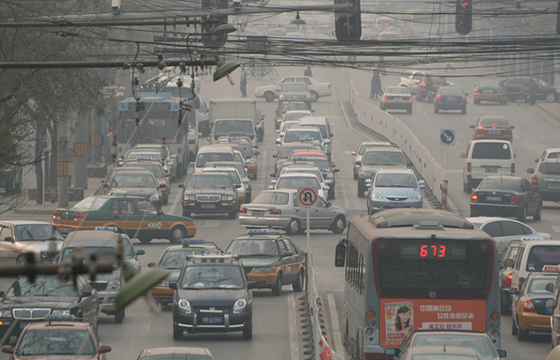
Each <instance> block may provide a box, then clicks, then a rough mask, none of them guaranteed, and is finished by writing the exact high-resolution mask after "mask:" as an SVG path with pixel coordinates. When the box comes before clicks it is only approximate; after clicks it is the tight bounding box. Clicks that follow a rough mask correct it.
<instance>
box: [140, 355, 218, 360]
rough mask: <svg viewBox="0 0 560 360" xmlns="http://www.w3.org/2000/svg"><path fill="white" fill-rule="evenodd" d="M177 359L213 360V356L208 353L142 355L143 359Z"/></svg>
mask: <svg viewBox="0 0 560 360" xmlns="http://www.w3.org/2000/svg"><path fill="white" fill-rule="evenodd" d="M178 357H179V359H177V360H180V359H186V360H212V358H211V357H210V356H207V355H201V354H188V355H187V354H185V355H179V354H173V355H172V357H171V358H170V355H148V356H142V360H170V359H175V358H178Z"/></svg>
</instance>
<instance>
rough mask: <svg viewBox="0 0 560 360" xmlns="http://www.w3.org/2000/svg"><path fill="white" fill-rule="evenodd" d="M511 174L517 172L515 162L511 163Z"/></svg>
mask: <svg viewBox="0 0 560 360" xmlns="http://www.w3.org/2000/svg"><path fill="white" fill-rule="evenodd" d="M511 174H512V175H513V174H515V163H511Z"/></svg>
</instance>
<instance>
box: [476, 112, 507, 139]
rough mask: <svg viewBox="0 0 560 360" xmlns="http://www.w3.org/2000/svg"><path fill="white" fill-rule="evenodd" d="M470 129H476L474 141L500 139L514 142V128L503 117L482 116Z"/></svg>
mask: <svg viewBox="0 0 560 360" xmlns="http://www.w3.org/2000/svg"><path fill="white" fill-rule="evenodd" d="M470 128H471V129H474V130H473V140H479V139H499V140H507V141H509V142H513V129H514V126H513V125H510V124H509V121H508V120H507V119H506V118H505V117H502V116H481V117H479V118H478V120H477V121H476V124H474V125H471V126H470Z"/></svg>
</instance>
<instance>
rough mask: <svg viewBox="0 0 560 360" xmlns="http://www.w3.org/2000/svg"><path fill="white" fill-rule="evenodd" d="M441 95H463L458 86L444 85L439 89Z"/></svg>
mask: <svg viewBox="0 0 560 360" xmlns="http://www.w3.org/2000/svg"><path fill="white" fill-rule="evenodd" d="M439 93H440V94H441V95H460V96H462V95H463V90H462V89H461V88H460V87H455V86H444V87H442V88H440V89H439Z"/></svg>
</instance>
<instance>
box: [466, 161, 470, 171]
mask: <svg viewBox="0 0 560 360" xmlns="http://www.w3.org/2000/svg"><path fill="white" fill-rule="evenodd" d="M467 172H468V173H470V172H471V162H470V161H469V162H468V163H467Z"/></svg>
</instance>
